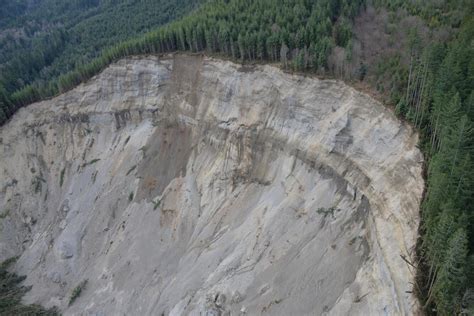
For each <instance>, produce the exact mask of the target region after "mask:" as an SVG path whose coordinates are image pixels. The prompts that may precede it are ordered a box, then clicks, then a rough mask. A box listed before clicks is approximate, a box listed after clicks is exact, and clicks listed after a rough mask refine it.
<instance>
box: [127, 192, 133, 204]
mask: <svg viewBox="0 0 474 316" xmlns="http://www.w3.org/2000/svg"><path fill="white" fill-rule="evenodd" d="M128 200H129V201H130V202H132V201H133V192H130V194H129V195H128Z"/></svg>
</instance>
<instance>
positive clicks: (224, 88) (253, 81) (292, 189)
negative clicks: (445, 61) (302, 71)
mask: <svg viewBox="0 0 474 316" xmlns="http://www.w3.org/2000/svg"><path fill="white" fill-rule="evenodd" d="M0 137H1V141H0V162H1V167H0V210H3V212H4V213H2V214H3V215H2V217H3V219H2V220H1V227H2V229H1V240H0V257H1V258H2V259H4V258H7V257H11V256H14V255H20V258H19V260H18V262H17V264H16V266H15V269H16V271H17V272H18V273H20V274H26V275H27V276H28V278H27V279H26V281H25V283H26V284H28V285H33V287H32V290H31V291H30V292H29V293H28V294H27V296H26V297H25V300H26V301H27V302H37V303H41V304H42V305H45V306H47V307H50V306H59V307H60V309H61V310H63V311H64V313H65V314H80V313H82V312H83V313H86V314H87V313H89V314H95V315H115V314H119V313H125V314H139V315H157V314H162V313H164V314H172V315H182V314H199V313H203V314H206V313H207V314H208V315H219V314H225V313H229V312H230V313H231V314H239V313H242V314H245V313H247V314H249V315H255V314H264V313H267V314H272V315H290V314H291V315H309V314H317V315H319V314H323V313H328V314H333V315H341V314H349V313H350V314H361V315H369V314H384V313H385V314H388V315H392V314H412V313H414V312H415V311H417V308H418V306H417V303H416V300H415V298H414V296H413V294H411V293H410V292H411V291H412V287H413V285H412V282H413V274H412V271H411V270H410V266H409V265H408V264H407V263H406V262H405V261H404V260H403V259H402V258H401V256H403V257H406V258H407V259H408V260H410V258H413V255H414V251H413V248H414V245H415V240H416V235H417V227H418V221H419V217H418V207H419V203H420V201H421V195H422V191H423V180H422V176H421V166H422V156H421V154H420V152H419V150H418V149H417V148H416V143H417V136H416V134H415V133H414V132H413V131H412V130H411V128H410V127H409V126H407V125H405V124H403V123H401V122H399V121H398V120H397V119H396V118H395V117H394V116H393V115H392V114H391V113H390V111H388V110H387V109H385V108H384V107H383V106H382V105H380V104H379V103H377V102H376V101H374V100H373V99H371V98H370V97H368V96H366V95H364V94H362V93H359V92H357V91H355V90H354V89H352V88H350V87H348V86H346V85H344V84H343V83H340V82H337V81H322V80H317V79H313V78H306V77H302V76H294V75H289V74H285V73H283V72H282V71H280V70H279V69H277V68H274V67H271V66H257V67H254V68H243V67H240V66H238V65H235V64H233V63H230V62H224V61H217V60H213V59H208V58H202V57H197V56H181V55H177V56H175V57H173V58H164V59H159V58H157V57H140V58H129V59H124V60H121V61H119V62H117V63H115V64H113V65H111V66H109V67H108V68H107V69H106V70H105V71H103V72H102V73H101V74H99V75H97V76H96V77H94V78H93V79H91V80H90V81H89V82H87V83H85V84H82V85H80V86H79V87H77V88H75V89H74V90H72V91H70V92H68V93H66V94H63V95H61V96H58V97H56V98H54V99H52V100H49V101H44V102H41V103H36V104H33V105H31V106H28V107H27V108H24V109H21V110H20V111H19V112H18V113H17V114H16V115H15V116H14V117H13V119H12V120H11V121H10V122H9V123H8V124H6V125H5V126H3V127H2V128H1V129H0ZM86 279H87V280H88V283H87V287H86V288H85V289H84V290H83V291H82V293H81V296H80V297H79V298H77V299H76V301H75V302H74V303H73V304H72V305H70V306H68V303H69V298H70V294H71V292H72V291H73V289H74V288H75V287H76V286H77V285H78V284H80V283H81V282H82V281H84V280H86Z"/></svg>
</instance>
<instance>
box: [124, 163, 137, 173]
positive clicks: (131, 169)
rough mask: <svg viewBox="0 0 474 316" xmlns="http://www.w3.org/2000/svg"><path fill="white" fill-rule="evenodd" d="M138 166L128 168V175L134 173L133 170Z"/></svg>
mask: <svg viewBox="0 0 474 316" xmlns="http://www.w3.org/2000/svg"><path fill="white" fill-rule="evenodd" d="M136 168H137V165H134V166H133V167H132V168H130V169H128V171H127V174H126V175H127V176H128V175H129V174H130V173H132V171H133V170H135V169H136Z"/></svg>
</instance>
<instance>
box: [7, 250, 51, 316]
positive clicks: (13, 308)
mask: <svg viewBox="0 0 474 316" xmlns="http://www.w3.org/2000/svg"><path fill="white" fill-rule="evenodd" d="M15 261H16V258H11V259H8V260H6V261H4V262H3V263H2V264H0V315H38V316H39V315H42V316H50V315H51V316H52V315H58V313H57V311H56V310H54V309H50V310H46V309H44V308H43V307H41V306H38V305H23V304H22V303H21V298H22V297H23V295H24V294H25V293H26V292H28V291H29V288H28V287H25V286H22V285H20V283H21V282H22V281H23V280H24V279H25V277H21V276H17V275H16V274H14V273H10V272H8V270H7V269H8V267H9V266H10V265H11V264H13V263H14V262H15Z"/></svg>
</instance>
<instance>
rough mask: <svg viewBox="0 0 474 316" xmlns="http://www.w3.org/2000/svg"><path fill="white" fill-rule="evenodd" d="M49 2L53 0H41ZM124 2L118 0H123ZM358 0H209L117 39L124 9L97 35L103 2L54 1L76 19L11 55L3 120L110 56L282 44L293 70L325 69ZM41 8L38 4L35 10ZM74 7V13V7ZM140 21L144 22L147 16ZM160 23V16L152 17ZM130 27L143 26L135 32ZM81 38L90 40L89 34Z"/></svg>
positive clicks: (251, 53)
mask: <svg viewBox="0 0 474 316" xmlns="http://www.w3.org/2000/svg"><path fill="white" fill-rule="evenodd" d="M51 1H54V0H45V2H51ZM129 1H131V0H122V1H120V4H121V3H128V2H129ZM165 2H166V1H165ZM175 2H176V3H175ZM175 2H173V3H175V5H176V6H178V3H181V2H183V7H185V8H186V7H190V3H191V2H192V1H191V0H187V1H185V0H181V1H175ZM362 3H363V1H362V0H358V1H351V0H337V1H334V0H318V1H314V2H311V1H301V0H298V1H288V2H281V1H275V0H258V1H248V0H212V1H209V2H206V3H205V4H203V5H202V6H201V8H199V9H198V10H196V11H195V12H194V13H193V14H192V15H189V16H187V17H185V18H183V19H182V20H179V21H175V22H173V23H171V24H168V25H166V26H164V27H161V28H159V29H156V30H154V31H152V32H148V33H146V34H145V35H143V36H141V37H139V38H136V39H131V40H128V41H125V42H121V43H119V44H118V42H119V40H122V39H125V38H128V37H129V36H128V35H124V36H121V37H120V36H119V37H114V36H113V34H114V32H118V33H120V32H127V31H126V30H128V28H127V27H123V25H122V21H129V20H130V19H128V18H121V15H126V16H128V14H129V12H128V11H117V12H116V11H113V12H116V14H111V15H110V16H108V19H107V20H106V21H108V22H100V23H102V24H103V23H113V26H112V27H110V28H106V30H109V31H107V32H105V33H103V34H102V33H101V32H99V30H100V31H102V30H103V29H104V28H103V26H101V27H98V28H97V32H95V30H96V29H95V27H94V23H99V20H94V19H93V18H94V17H95V16H94V14H97V15H99V16H100V15H101V14H102V13H103V10H105V12H108V11H107V10H108V9H107V8H108V7H107V6H106V5H105V4H104V5H103V4H100V5H98V6H97V5H92V6H91V5H90V4H89V3H88V2H86V3H83V4H79V7H78V8H83V7H82V6H85V8H86V10H85V11H86V12H88V11H87V10H92V11H91V12H92V13H91V14H92V17H91V18H87V17H86V15H84V16H82V15H79V16H78V17H74V18H72V17H71V16H70V15H71V12H69V11H68V10H66V9H65V8H64V6H62V5H57V3H56V2H55V5H53V10H52V11H53V12H54V10H57V11H59V12H61V14H64V16H62V15H59V17H58V18H57V19H59V20H61V21H64V23H66V21H68V18H72V20H73V21H75V22H70V23H67V25H70V26H71V30H70V31H69V32H66V33H65V32H62V31H57V32H56V33H53V32H49V33H47V36H49V37H48V38H47V39H46V38H44V39H43V38H42V39H41V40H40V41H39V42H38V44H37V46H38V47H37V48H35V49H31V48H29V49H27V50H26V52H25V54H26V55H25V56H23V55H22V57H21V58H20V57H18V58H20V59H19V60H18V61H15V60H16V59H17V57H12V60H10V61H9V63H8V65H15V66H12V67H11V68H10V66H7V67H6V68H5V70H4V71H3V73H2V78H0V83H1V82H3V83H4V84H3V86H4V87H5V91H6V96H7V97H8V104H10V105H4V106H3V109H2V112H0V116H1V117H0V118H4V120H5V119H6V118H8V117H9V116H10V115H11V114H12V113H13V112H14V111H15V110H16V109H17V108H18V107H21V106H24V105H26V104H29V103H32V102H35V101H38V100H41V99H44V98H48V97H51V96H54V95H56V94H58V93H61V92H64V91H67V90H69V89H71V88H72V87H74V86H76V85H77V84H79V83H80V82H83V81H85V80H87V79H89V78H91V77H92V76H94V75H95V74H97V73H98V72H99V71H101V70H102V69H104V68H105V67H106V66H107V65H108V64H110V63H111V62H113V61H115V60H117V59H119V58H122V57H124V56H129V55H134V54H150V53H166V52H174V51H179V50H181V51H192V52H195V51H205V52H208V53H219V54H225V55H228V56H231V57H232V58H235V59H240V60H242V61H244V60H251V61H253V60H268V61H279V60H280V59H281V56H280V53H281V51H282V47H286V48H287V53H288V58H289V59H291V60H293V67H294V69H295V70H298V71H301V70H313V71H325V70H327V69H326V68H327V58H328V56H329V54H330V52H331V49H332V47H333V46H334V45H336V44H338V45H343V46H346V45H347V43H348V42H349V40H350V38H351V36H352V33H351V19H352V18H353V17H354V16H355V15H356V14H357V12H358V11H359V9H360V7H361V5H362ZM120 4H119V7H120ZM104 6H105V7H104ZM148 6H152V7H153V8H152V9H150V12H154V11H156V8H159V5H158V4H156V3H154V4H153V2H152V1H143V2H140V5H136V7H138V9H137V8H132V12H133V10H147V8H148ZM168 6H170V5H168ZM133 7H135V5H134V6H133ZM41 8H43V7H41V6H40V9H38V10H40V12H41ZM114 8H115V7H114ZM161 9H162V8H160V10H161ZM71 10H72V11H74V7H73V8H72V9H71ZM117 10H118V9H117ZM104 14H105V13H104ZM148 14H150V13H149V12H148V11H147V12H145V11H143V12H142V11H140V14H139V15H138V16H139V19H142V16H143V15H145V16H147V17H148ZM48 15H49V11H48V13H47V14H46V16H48ZM26 16H27V17H28V16H29V15H28V14H27V15H26ZM39 16H40V15H39ZM154 18H156V17H154ZM81 19H83V21H82V20H81ZM91 19H92V20H91ZM150 19H151V17H150ZM111 20H112V21H111ZM140 21H141V20H140ZM145 21H146V22H147V23H148V22H149V20H147V19H145ZM157 21H164V19H162V20H160V18H157ZM12 23H13V22H12ZM74 23H76V24H74ZM100 23H99V24H100ZM137 23H138V22H137ZM140 23H142V22H140ZM140 23H138V24H140ZM149 24H150V25H151V24H152V23H149ZM157 24H159V23H157ZM76 30H80V31H78V32H80V35H76V36H80V37H81V39H80V40H73V41H71V40H70V37H71V36H74V35H71V34H74V32H75V31H76ZM111 33H112V34H111ZM132 33H133V34H138V33H140V32H139V31H138V30H136V31H135V32H132ZM83 37H92V38H91V39H90V40H87V39H84V38H83ZM97 37H99V38H97ZM102 39H107V40H103V41H102ZM43 42H44V43H46V44H42V43H43ZM91 47H94V50H93V53H91V54H88V53H87V52H86V51H87V49H90V48H91ZM105 47H107V48H106V49H104V48H105ZM101 49H102V50H101ZM16 51H18V49H16ZM71 52H74V53H71ZM16 55H18V54H16ZM73 56H74V57H75V56H77V57H78V58H73ZM20 60H21V61H20ZM285 61H286V58H285ZM0 62H1V59H0ZM71 63H72V64H71ZM19 78H21V79H22V80H19ZM4 103H5V102H4ZM5 104H6V103H5ZM4 120H3V121H4ZM3 121H0V122H3Z"/></svg>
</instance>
